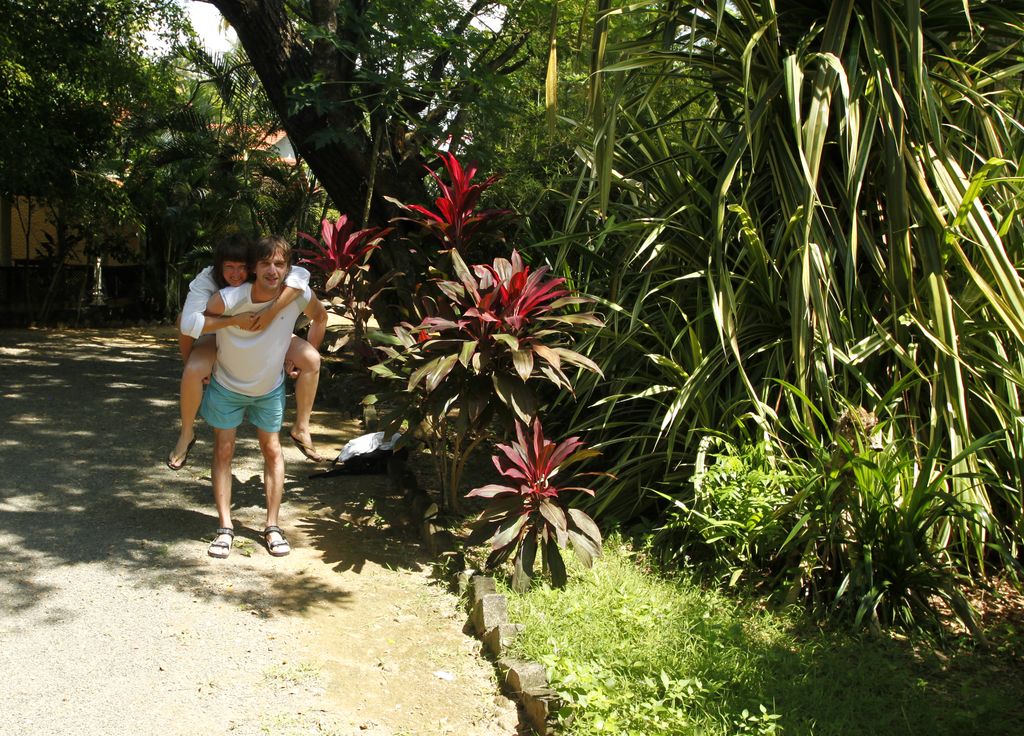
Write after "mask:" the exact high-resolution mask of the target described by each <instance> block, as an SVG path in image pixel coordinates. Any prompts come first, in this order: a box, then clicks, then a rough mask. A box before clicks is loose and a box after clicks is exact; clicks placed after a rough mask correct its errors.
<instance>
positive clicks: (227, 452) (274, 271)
mask: <svg viewBox="0 0 1024 736" xmlns="http://www.w3.org/2000/svg"><path fill="white" fill-rule="evenodd" d="M255 260H256V280H255V281H254V282H253V283H246V284H243V285H241V286H235V287H229V288H226V289H222V290H220V291H219V292H217V293H216V294H214V295H213V297H211V299H210V303H209V305H208V306H207V310H206V313H207V315H210V316H221V315H223V316H232V315H236V314H240V313H242V312H252V311H256V310H258V309H261V308H262V307H264V306H265V305H266V304H267V303H268V302H270V301H273V300H274V299H276V298H277V296H278V295H279V294H280V293H281V289H282V288H283V286H284V279H285V276H286V274H287V273H288V269H289V267H290V264H291V246H290V245H289V244H288V241H286V240H285V239H284V238H281V237H279V236H267V237H264V238H260V239H259V241H257V243H256V248H255ZM300 314H305V315H306V316H308V317H309V318H310V320H312V322H311V324H310V327H309V334H308V335H307V337H306V339H307V341H308V342H309V344H310V345H312V346H313V347H314V348H319V347H320V343H321V341H323V338H324V332H325V330H326V327H327V311H326V310H325V309H324V307H323V305H322V304H320V302H319V301H318V300H317V299H315V298H314V297H313V294H312V292H311V291H310V289H309V287H306V289H305V291H304V292H303V294H302V296H300V297H299V298H298V299H296V300H295V301H293V302H292V303H291V304H289V305H287V306H286V307H284V308H283V309H281V311H280V312H279V313H278V315H277V317H276V318H275V319H274V321H273V322H271V323H270V325H268V326H267V327H266V328H265V329H263V330H262V331H260V332H252V331H249V330H245V329H242V328H240V327H233V326H232V327H225V328H222V329H220V330H218V331H217V362H216V363H215V364H214V367H213V377H212V378H211V380H210V385H209V387H208V388H207V390H206V392H205V394H204V395H203V403H202V405H201V407H200V409H199V411H200V414H202V417H203V419H205V420H206V423H207V424H209V425H210V426H211V427H213V434H214V450H213V473H212V477H213V500H214V503H215V504H216V506H217V515H218V517H219V522H220V527H219V528H218V529H217V536H216V537H215V538H214V540H213V542H212V543H211V544H210V548H209V550H208V553H209V554H210V556H211V557H218V558H223V557H227V556H228V554H230V552H231V543H232V540H233V539H234V527H233V525H232V522H231V461H232V459H233V458H234V454H235V434H236V432H237V429H238V426H239V425H240V424H241V423H242V421H243V420H244V419H245V418H246V417H247V416H248V418H249V421H250V422H251V423H252V424H254V425H255V426H256V431H257V437H258V439H259V443H260V451H261V452H262V453H263V485H264V489H265V491H266V496H267V523H266V526H265V529H264V531H263V537H264V540H265V541H266V544H267V550H268V551H269V552H270V554H272V555H274V556H275V557H282V556H284V555H286V554H288V553H289V552H290V551H291V548H290V547H289V546H288V541H287V540H286V539H285V537H284V533H283V532H282V531H281V528H280V527H279V526H278V512H279V511H280V508H281V498H282V496H283V495H284V455H283V454H282V452H281V441H280V437H279V435H278V433H279V432H280V430H281V422H282V420H283V417H284V370H283V365H284V356H285V353H286V352H288V346H289V344H290V343H291V338H292V330H293V329H294V327H295V320H296V319H297V318H298V316H299V315H300Z"/></svg>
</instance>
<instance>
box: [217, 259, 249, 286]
mask: <svg viewBox="0 0 1024 736" xmlns="http://www.w3.org/2000/svg"><path fill="white" fill-rule="evenodd" d="M221 275H222V276H223V277H224V280H225V281H227V282H228V286H240V285H242V284H244V283H245V280H246V279H247V278H249V267H248V266H247V265H246V263H245V261H224V266H223V268H222V269H221Z"/></svg>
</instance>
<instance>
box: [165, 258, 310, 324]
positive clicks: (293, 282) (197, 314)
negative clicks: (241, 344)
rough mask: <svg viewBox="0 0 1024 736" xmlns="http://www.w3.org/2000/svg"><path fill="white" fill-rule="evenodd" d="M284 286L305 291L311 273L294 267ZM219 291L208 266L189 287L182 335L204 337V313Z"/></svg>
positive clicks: (183, 312) (184, 309) (285, 279)
mask: <svg viewBox="0 0 1024 736" xmlns="http://www.w3.org/2000/svg"><path fill="white" fill-rule="evenodd" d="M284 285H285V286H291V287H292V288H295V289H298V290H299V291H305V290H306V287H307V286H309V271H307V270H306V269H304V268H303V267H302V266H292V267H291V268H290V269H288V275H287V276H285V278H284ZM218 291H220V287H219V286H217V282H216V281H214V280H213V266H207V267H206V268H204V269H203V270H202V271H200V272H199V274H198V275H197V276H196V277H195V278H194V279H192V283H191V284H189V285H188V296H186V297H185V306H183V307H182V308H181V327H179V328H178V329H179V330H180V331H181V334H182V335H188V336H189V337H192V338H195V339H197V340H198V339H199V337H201V336H202V334H203V327H205V326H206V317H204V316H203V312H205V311H206V305H207V304H208V303H209V301H210V297H211V296H213V295H214V294H216V293H217V292H218Z"/></svg>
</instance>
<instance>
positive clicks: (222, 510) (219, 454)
mask: <svg viewBox="0 0 1024 736" xmlns="http://www.w3.org/2000/svg"><path fill="white" fill-rule="evenodd" d="M235 432H236V430H234V429H214V430H213V472H212V476H213V503H214V505H215V506H216V507H217V521H218V523H219V524H220V526H222V527H225V528H226V529H232V528H234V525H233V524H232V523H231V460H232V459H233V458H234V456H235ZM282 477H283V473H282Z"/></svg>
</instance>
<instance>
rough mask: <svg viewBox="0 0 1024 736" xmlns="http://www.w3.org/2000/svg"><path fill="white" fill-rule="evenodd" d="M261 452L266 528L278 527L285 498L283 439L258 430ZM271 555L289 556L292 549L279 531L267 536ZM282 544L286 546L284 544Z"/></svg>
mask: <svg viewBox="0 0 1024 736" xmlns="http://www.w3.org/2000/svg"><path fill="white" fill-rule="evenodd" d="M256 436H257V437H258V438H259V442H260V452H262V453H263V489H264V491H265V493H266V496H267V523H266V526H265V527H264V528H265V529H266V528H269V527H276V526H278V516H279V513H280V511H281V500H282V498H283V497H284V453H283V452H282V451H281V437H280V435H279V434H278V433H277V432H267V431H264V430H262V429H259V430H257V432H256ZM265 537H266V541H267V547H268V549H270V552H271V554H273V555H276V556H281V555H285V554H288V552H289V551H291V550H290V548H289V547H288V545H287V541H286V540H285V538H284V535H283V534H281V533H280V532H279V531H274V532H270V533H269V534H265ZM282 542H283V543H284V544H282Z"/></svg>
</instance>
